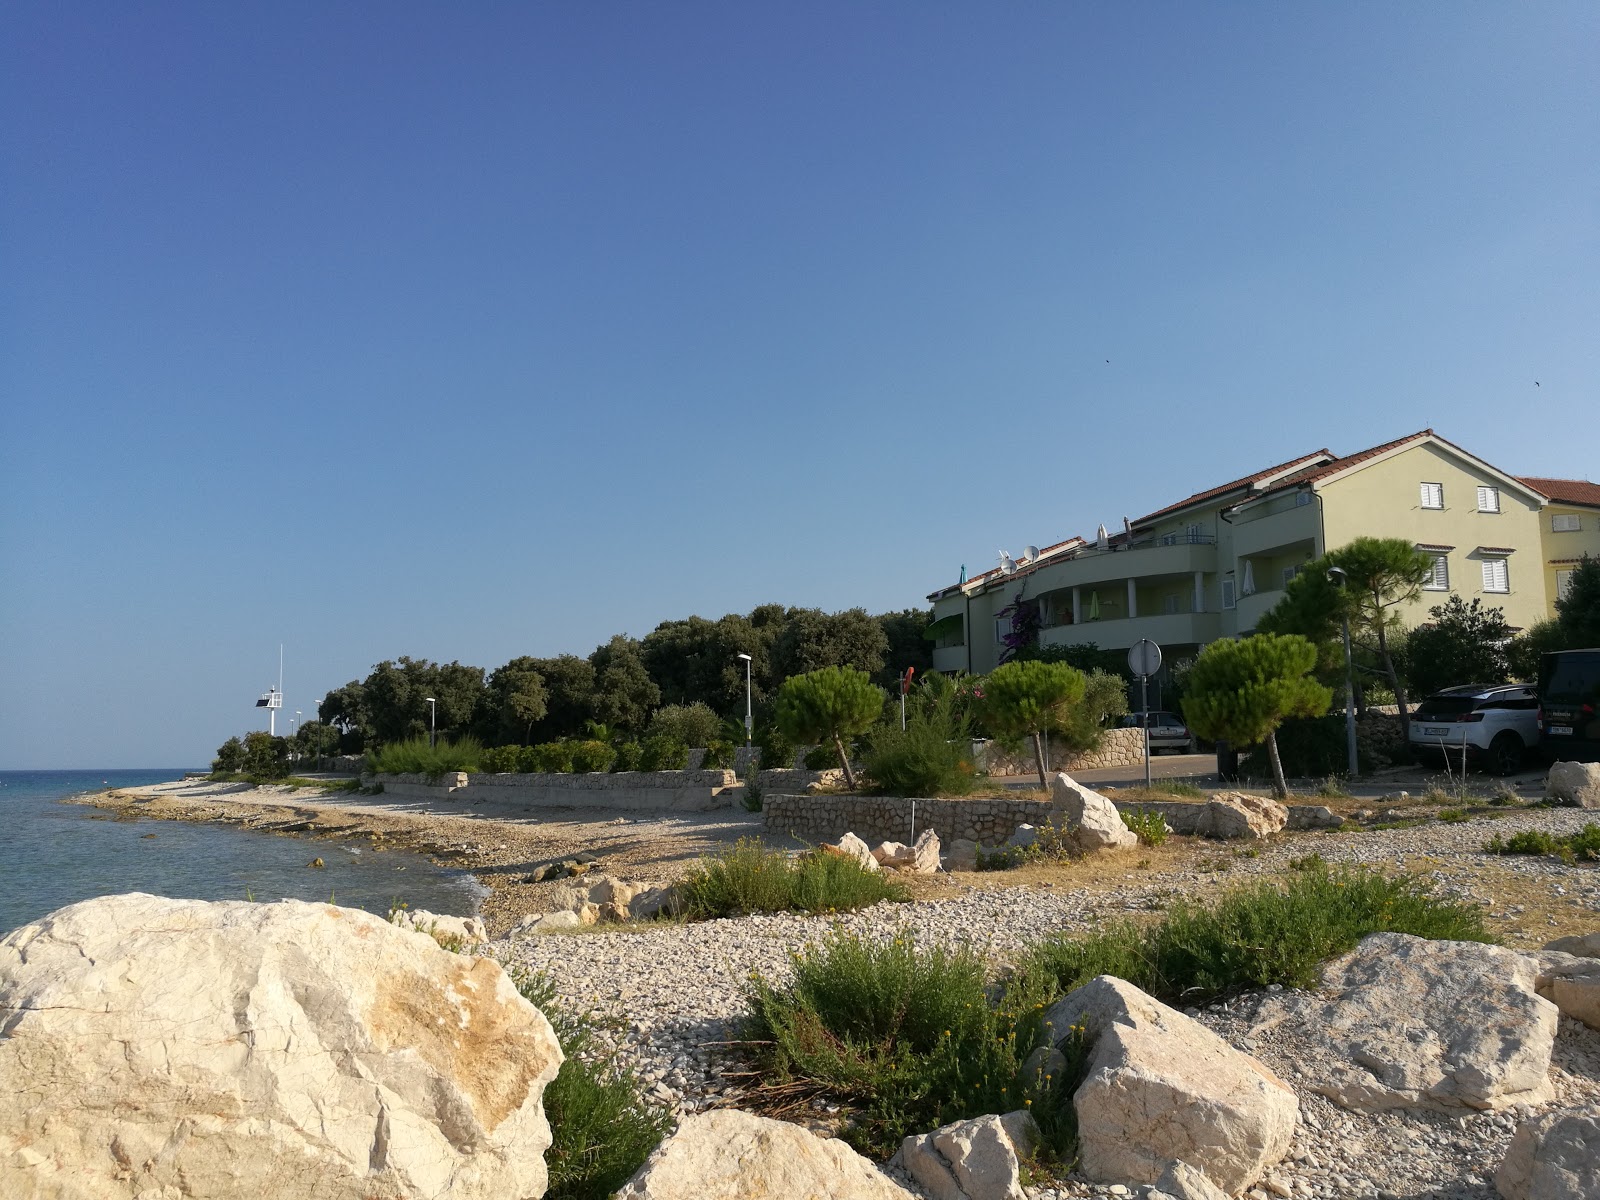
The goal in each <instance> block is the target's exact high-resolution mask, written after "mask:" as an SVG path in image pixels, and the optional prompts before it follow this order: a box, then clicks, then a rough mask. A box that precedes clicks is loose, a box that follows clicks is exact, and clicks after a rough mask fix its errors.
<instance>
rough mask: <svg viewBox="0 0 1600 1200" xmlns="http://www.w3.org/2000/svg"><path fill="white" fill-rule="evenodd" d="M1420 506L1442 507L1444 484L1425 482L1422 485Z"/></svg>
mask: <svg viewBox="0 0 1600 1200" xmlns="http://www.w3.org/2000/svg"><path fill="white" fill-rule="evenodd" d="M1422 507H1423V508H1443V507H1444V484H1442V483H1425V484H1423V485H1422Z"/></svg>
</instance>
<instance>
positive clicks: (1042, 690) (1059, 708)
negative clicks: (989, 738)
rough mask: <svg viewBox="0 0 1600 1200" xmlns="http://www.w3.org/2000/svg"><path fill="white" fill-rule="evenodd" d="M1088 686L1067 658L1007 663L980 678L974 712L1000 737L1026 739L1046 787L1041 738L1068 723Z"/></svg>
mask: <svg viewBox="0 0 1600 1200" xmlns="http://www.w3.org/2000/svg"><path fill="white" fill-rule="evenodd" d="M1087 686H1088V681H1087V679H1086V678H1085V676H1084V674H1083V672H1082V671H1080V670H1078V669H1077V668H1076V667H1071V666H1068V665H1067V664H1066V663H1060V662H1040V661H1037V660H1033V661H1022V662H1008V663H1005V664H1003V665H1001V666H999V667H996V668H995V669H994V670H993V671H992V672H990V673H989V676H988V677H987V678H986V679H985V680H984V681H983V688H982V696H981V698H980V701H979V705H978V714H979V717H980V719H981V720H982V721H983V724H984V726H985V727H986V728H987V729H988V730H989V731H990V732H991V733H993V734H994V735H995V736H996V737H998V738H1000V739H1002V740H1003V741H1005V742H1009V743H1011V744H1016V743H1017V742H1020V741H1022V740H1023V739H1024V738H1026V739H1028V740H1029V741H1030V742H1031V743H1032V746H1033V758H1034V765H1035V766H1036V767H1037V768H1038V771H1039V786H1040V787H1041V788H1042V787H1047V786H1048V784H1047V782H1046V779H1045V762H1044V748H1043V744H1042V740H1041V739H1042V738H1043V736H1044V735H1045V734H1050V733H1059V732H1061V731H1062V730H1064V729H1065V728H1066V727H1067V725H1068V723H1069V722H1070V721H1071V720H1072V718H1073V714H1074V712H1075V711H1076V710H1077V709H1079V708H1080V707H1081V703H1082V700H1083V696H1084V691H1085V689H1086V688H1087Z"/></svg>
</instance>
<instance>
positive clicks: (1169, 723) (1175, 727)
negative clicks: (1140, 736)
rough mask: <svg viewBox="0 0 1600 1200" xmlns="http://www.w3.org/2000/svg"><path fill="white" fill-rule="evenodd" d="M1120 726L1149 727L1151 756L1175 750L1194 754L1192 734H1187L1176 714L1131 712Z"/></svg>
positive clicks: (1186, 728) (1187, 728)
mask: <svg viewBox="0 0 1600 1200" xmlns="http://www.w3.org/2000/svg"><path fill="white" fill-rule="evenodd" d="M1122 724H1123V726H1124V727H1126V728H1130V729H1138V728H1139V727H1141V726H1148V727H1149V729H1150V753H1151V754H1160V753H1161V752H1162V751H1163V750H1175V751H1177V752H1178V753H1179V754H1192V753H1194V734H1192V733H1190V732H1189V727H1188V726H1187V725H1185V724H1184V723H1183V720H1182V718H1180V717H1179V716H1178V715H1177V714H1176V713H1169V712H1148V713H1142V712H1133V713H1129V714H1128V715H1127V716H1125V717H1123V718H1122Z"/></svg>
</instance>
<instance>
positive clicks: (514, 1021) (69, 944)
mask: <svg viewBox="0 0 1600 1200" xmlns="http://www.w3.org/2000/svg"><path fill="white" fill-rule="evenodd" d="M0 1029H3V1030H4V1036H3V1037H0V1095H3V1096H5V1097H6V1100H5V1102H4V1103H0V1196H8V1197H9V1196H18V1197H21V1196H28V1197H37V1198H41V1200H89V1198H90V1197H93V1198H95V1200H105V1198H118V1197H128V1198H133V1197H138V1198H139V1200H154V1198H157V1197H159V1198H160V1200H169V1198H181V1200H209V1198H217V1200H222V1198H228V1200H232V1198H235V1197H240V1196H248V1197H250V1200H279V1198H281V1200H291V1198H293V1200H303V1198H304V1197H308V1196H313V1195H314V1196H317V1197H318V1198H319V1200H322V1198H327V1200H370V1198H372V1197H377V1196H382V1197H384V1200H403V1198H409V1197H424V1196H426V1197H437V1196H443V1195H449V1196H450V1197H451V1198H452V1200H464V1198H471V1200H477V1198H482V1200H491V1198H492V1200H505V1198H509V1197H519V1198H520V1197H538V1196H542V1195H544V1191H545V1181H546V1176H545V1165H544V1151H545V1149H546V1148H547V1147H548V1146H549V1144H550V1129H549V1126H548V1124H547V1123H546V1121H545V1115H544V1111H543V1107H542V1096H543V1092H544V1088H545V1085H546V1084H547V1083H549V1082H550V1080H551V1079H552V1078H554V1076H555V1073H556V1070H557V1068H558V1067H559V1066H560V1064H561V1057H562V1056H561V1049H560V1047H559V1046H558V1045H557V1044H556V1039H555V1035H554V1033H553V1032H552V1031H551V1029H550V1024H549V1022H548V1021H546V1020H545V1018H544V1017H543V1015H542V1014H540V1012H539V1011H538V1010H537V1009H536V1008H534V1007H533V1006H532V1005H531V1004H529V1003H528V1002H527V1001H525V1000H524V999H522V997H521V996H520V995H518V994H517V990H516V988H515V987H513V986H512V983H511V980H510V979H509V978H508V977H507V976H506V973H505V972H504V971H503V970H501V968H500V966H499V964H497V963H495V962H494V961H492V960H491V959H487V958H469V957H463V956H461V955H457V954H451V953H449V952H447V951H445V950H443V949H441V948H440V947H439V946H438V945H437V944H435V942H434V941H433V940H432V939H431V938H429V937H426V936H423V935H421V934H418V933H413V932H408V931H406V930H403V929H399V928H397V927H395V926H393V925H390V924H388V923H387V922H385V921H383V920H381V919H380V918H378V917H375V916H372V915H370V914H368V913H364V912H359V911H357V910H354V909H347V908H335V907H333V906H332V905H326V904H304V903H301V902H298V901H283V902H282V903H278V904H250V903H246V902H243V901H235V902H225V903H216V904H212V903H206V902H204V901H199V900H168V899H163V898H161V897H158V896H146V895H140V894H137V893H136V894H132V895H125V896H107V897H102V898H100V899H97V900H89V901H85V902H83V903H81V904H74V905H71V906H70V907H68V908H64V909H61V910H59V911H58V912H55V913H52V914H51V915H50V916H48V917H46V918H44V919H43V920H42V921H39V922H38V923H36V924H33V925H25V926H23V927H22V928H20V929H18V930H16V931H14V932H13V933H11V934H9V935H8V936H7V937H6V938H5V939H4V940H0Z"/></svg>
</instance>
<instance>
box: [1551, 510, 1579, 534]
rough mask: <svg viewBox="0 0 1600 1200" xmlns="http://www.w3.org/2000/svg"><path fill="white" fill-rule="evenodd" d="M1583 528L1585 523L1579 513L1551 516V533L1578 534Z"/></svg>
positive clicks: (1553, 514) (1554, 514)
mask: <svg viewBox="0 0 1600 1200" xmlns="http://www.w3.org/2000/svg"><path fill="white" fill-rule="evenodd" d="M1582 528H1583V521H1582V520H1581V519H1580V518H1579V516H1578V514H1577V513H1552V514H1551V516H1550V532H1551V533H1577V532H1578V531H1579V530H1580V529H1582Z"/></svg>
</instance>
